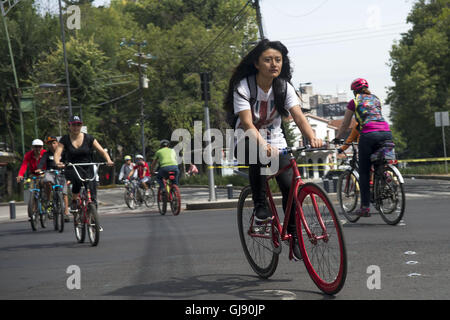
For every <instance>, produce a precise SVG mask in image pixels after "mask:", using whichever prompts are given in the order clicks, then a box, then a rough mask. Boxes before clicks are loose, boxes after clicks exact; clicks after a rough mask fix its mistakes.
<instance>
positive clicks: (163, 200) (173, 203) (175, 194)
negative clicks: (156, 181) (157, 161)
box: [155, 171, 181, 216]
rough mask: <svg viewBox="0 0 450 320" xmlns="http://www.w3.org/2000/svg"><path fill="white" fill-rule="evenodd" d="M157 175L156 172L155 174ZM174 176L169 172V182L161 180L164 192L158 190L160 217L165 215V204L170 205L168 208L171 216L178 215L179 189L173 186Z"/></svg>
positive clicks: (179, 205)
mask: <svg viewBox="0 0 450 320" xmlns="http://www.w3.org/2000/svg"><path fill="white" fill-rule="evenodd" d="M155 173H157V172H155ZM175 174H176V172H174V171H169V182H167V180H166V179H164V178H163V183H164V190H165V191H166V192H163V190H161V187H160V188H158V209H159V213H160V214H161V215H165V214H166V211H167V202H169V203H170V208H171V210H172V214H173V215H174V216H177V215H179V214H180V209H181V194H180V188H178V186H177V185H176V184H175V178H176V177H175Z"/></svg>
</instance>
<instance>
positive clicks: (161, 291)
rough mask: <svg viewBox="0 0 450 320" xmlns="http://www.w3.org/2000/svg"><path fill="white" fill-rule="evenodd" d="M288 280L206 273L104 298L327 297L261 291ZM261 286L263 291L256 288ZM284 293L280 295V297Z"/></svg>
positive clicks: (126, 289) (133, 287)
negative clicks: (269, 284) (268, 285)
mask: <svg viewBox="0 0 450 320" xmlns="http://www.w3.org/2000/svg"><path fill="white" fill-rule="evenodd" d="M290 282H292V280H290V279H286V280H279V279H278V280H263V279H261V278H259V277H257V276H251V275H236V274H222V275H221V274H210V275H201V276H194V277H189V278H172V279H170V280H166V281H160V282H155V283H150V284H138V285H131V286H127V287H123V288H120V289H117V290H115V291H112V292H110V293H107V294H106V295H107V296H120V297H135V298H141V299H208V298H209V299H213V298H217V299H272V300H273V299H286V300H293V299H295V297H296V296H297V295H296V293H303V294H305V293H308V294H313V295H316V296H317V295H318V296H323V297H324V299H326V298H329V297H327V296H324V295H323V294H322V293H320V292H315V291H307V290H294V291H293V290H291V291H282V290H265V289H266V288H267V283H271V284H273V288H275V287H283V284H285V283H290ZM262 284H264V287H263V288H260V287H261V285H262ZM283 292H284V294H283Z"/></svg>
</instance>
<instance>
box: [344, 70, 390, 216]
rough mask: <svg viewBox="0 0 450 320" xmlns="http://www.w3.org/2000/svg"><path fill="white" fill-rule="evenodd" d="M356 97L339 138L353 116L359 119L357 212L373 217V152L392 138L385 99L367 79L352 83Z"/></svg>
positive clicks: (345, 118)
mask: <svg viewBox="0 0 450 320" xmlns="http://www.w3.org/2000/svg"><path fill="white" fill-rule="evenodd" d="M350 88H351V90H352V91H353V94H354V96H355V98H354V99H352V100H350V102H349V103H348V104H347V110H346V111H345V115H344V121H343V122H342V124H341V127H340V128H339V130H338V133H337V135H336V139H340V138H341V137H342V136H343V134H344V132H345V131H346V130H347V129H348V127H349V125H350V122H351V120H352V117H353V115H355V118H356V121H357V122H358V131H359V132H360V137H359V142H358V150H359V176H360V193H361V208H360V209H358V210H356V211H355V212H354V214H355V215H358V216H361V217H370V166H371V161H370V155H371V154H372V153H374V152H375V151H376V150H377V148H378V146H379V145H380V144H381V143H383V142H384V141H387V140H392V133H391V131H390V128H389V124H388V123H387V122H386V121H385V120H384V118H383V116H382V114H381V102H380V100H379V99H378V97H377V96H375V95H374V94H372V93H371V92H370V91H369V84H368V82H367V80H365V79H362V78H357V79H355V80H353V82H352V84H351V85H350Z"/></svg>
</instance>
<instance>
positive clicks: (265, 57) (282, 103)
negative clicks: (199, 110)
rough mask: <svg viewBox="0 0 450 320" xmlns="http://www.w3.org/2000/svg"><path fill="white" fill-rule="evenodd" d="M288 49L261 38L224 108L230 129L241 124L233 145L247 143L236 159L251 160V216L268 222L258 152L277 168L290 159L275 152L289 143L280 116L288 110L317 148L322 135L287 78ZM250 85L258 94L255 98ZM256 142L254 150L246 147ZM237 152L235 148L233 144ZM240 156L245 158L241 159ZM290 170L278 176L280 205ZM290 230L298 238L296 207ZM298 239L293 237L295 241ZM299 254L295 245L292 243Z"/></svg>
mask: <svg viewBox="0 0 450 320" xmlns="http://www.w3.org/2000/svg"><path fill="white" fill-rule="evenodd" d="M287 54H288V50H287V48H286V47H285V46H284V45H283V44H282V43H281V42H279V41H269V40H267V39H264V40H262V41H260V42H259V43H258V44H257V46H256V47H255V48H254V49H253V50H251V51H250V52H249V53H248V54H247V55H246V56H245V57H244V58H243V59H242V61H241V63H240V64H239V65H238V66H237V68H236V69H235V71H234V73H233V75H232V77H231V79H230V82H229V87H228V92H227V95H226V98H225V103H224V108H225V110H226V111H227V112H228V113H232V114H233V115H234V116H235V120H234V122H235V123H233V124H234V129H235V130H237V129H243V130H244V132H245V135H246V136H247V138H245V139H239V137H237V138H236V140H237V141H235V142H236V146H237V147H239V143H243V144H245V155H244V157H242V155H240V154H239V152H237V157H238V161H239V162H240V163H241V164H245V165H249V180H250V185H251V189H252V193H253V203H254V215H255V220H256V221H257V222H258V223H261V224H262V223H267V222H268V221H270V220H271V218H272V214H271V213H270V210H268V208H267V205H266V183H265V182H266V178H267V176H266V175H263V174H261V168H262V164H263V163H262V161H261V154H262V152H264V153H265V154H266V155H267V157H277V156H278V160H279V167H280V168H281V167H284V166H286V165H288V164H289V155H283V154H279V149H283V148H286V147H287V143H286V139H285V136H284V132H283V131H284V130H283V128H282V118H283V117H288V116H289V114H290V115H291V116H292V118H293V119H294V122H295V124H296V125H297V126H298V128H299V129H300V131H301V132H302V134H303V135H304V136H305V137H306V138H307V139H308V140H309V143H310V145H311V146H312V147H316V148H317V147H321V146H322V140H321V139H318V138H316V136H315V133H314V131H313V130H312V128H311V126H310V125H309V123H308V120H307V119H306V117H305V116H304V114H303V112H302V109H301V107H300V102H299V98H298V96H297V94H296V92H295V89H294V87H293V86H292V84H291V83H290V80H291V78H292V74H291V66H290V61H289V57H288V55H287ZM253 87H254V88H255V89H256V97H253V96H252V95H253V94H252V92H253ZM252 147H255V149H254V150H250V149H251V148H252ZM235 151H239V148H236V149H235ZM260 152H261V154H260ZM255 153H256V154H257V155H258V157H257V161H256V163H250V161H249V160H250V159H249V158H250V156H251V155H252V154H255ZM243 158H244V159H243ZM291 181H292V172H291V171H286V172H284V173H282V174H281V175H280V176H278V177H277V182H278V185H279V187H280V190H281V192H282V195H283V208H285V207H286V203H287V201H288V195H289V189H290V186H291ZM288 231H289V232H290V233H291V234H292V236H293V237H295V238H296V237H297V235H296V229H295V206H293V207H292V214H291V215H290V221H289V226H288ZM294 243H297V241H294ZM294 253H295V255H296V257H297V258H298V259H300V258H301V254H300V251H299V249H298V244H297V245H296V247H295V248H294Z"/></svg>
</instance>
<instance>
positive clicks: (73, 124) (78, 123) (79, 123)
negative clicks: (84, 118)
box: [70, 122, 83, 127]
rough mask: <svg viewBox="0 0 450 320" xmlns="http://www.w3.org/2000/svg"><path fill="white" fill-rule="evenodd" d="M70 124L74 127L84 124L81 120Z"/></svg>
mask: <svg viewBox="0 0 450 320" xmlns="http://www.w3.org/2000/svg"><path fill="white" fill-rule="evenodd" d="M70 125H71V126H74V127H81V126H82V125H83V124H82V123H81V122H73V123H71V124H70Z"/></svg>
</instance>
